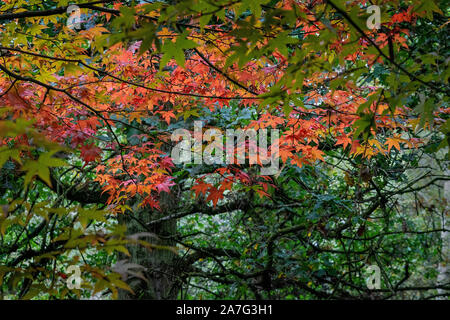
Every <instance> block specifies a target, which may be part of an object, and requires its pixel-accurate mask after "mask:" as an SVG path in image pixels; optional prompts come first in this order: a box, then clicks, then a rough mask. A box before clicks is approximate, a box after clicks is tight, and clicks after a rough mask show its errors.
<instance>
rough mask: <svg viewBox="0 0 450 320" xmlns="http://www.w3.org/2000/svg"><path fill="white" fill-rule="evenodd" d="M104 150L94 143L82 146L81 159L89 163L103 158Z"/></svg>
mask: <svg viewBox="0 0 450 320" xmlns="http://www.w3.org/2000/svg"><path fill="white" fill-rule="evenodd" d="M101 153H102V149H100V148H99V147H97V146H96V145H95V144H94V143H91V144H87V145H83V146H81V158H83V160H84V162H86V164H87V163H89V162H93V161H96V160H99V159H100V158H101V156H100V154H101Z"/></svg>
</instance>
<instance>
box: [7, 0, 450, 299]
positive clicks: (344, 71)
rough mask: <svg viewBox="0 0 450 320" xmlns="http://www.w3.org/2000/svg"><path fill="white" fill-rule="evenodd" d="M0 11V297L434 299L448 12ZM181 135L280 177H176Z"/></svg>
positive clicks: (193, 167) (331, 1)
mask: <svg viewBox="0 0 450 320" xmlns="http://www.w3.org/2000/svg"><path fill="white" fill-rule="evenodd" d="M0 4H1V11H0V31H1V34H0V107H1V109H0V110H1V113H0V117H1V122H0V137H1V139H2V140H1V144H0V145H1V147H0V166H2V169H1V173H0V179H1V186H0V190H1V194H0V201H1V204H2V208H1V210H2V211H0V231H1V248H0V292H1V295H2V296H3V295H5V296H6V297H8V298H11V297H14V298H34V297H35V298H43V297H45V298H64V297H74V296H77V297H91V296H92V295H98V294H105V295H112V297H113V298H117V297H120V298H130V299H137V298H152V299H168V298H172V299H173V298H177V297H181V298H199V297H205V296H206V297H208V298H226V297H235V298H256V299H260V298H278V299H299V298H364V299H386V298H391V297H394V298H399V297H404V295H405V294H409V296H407V297H420V298H429V297H441V296H442V297H445V296H448V295H449V278H448V271H446V270H445V267H444V266H445V261H446V259H448V253H447V255H446V254H445V248H448V244H446V241H447V243H448V222H446V221H447V215H448V207H446V206H448V201H449V198H448V194H447V195H445V196H443V195H442V194H441V193H442V192H443V190H444V187H443V185H444V183H445V181H448V180H450V178H449V175H448V160H449V158H448V147H449V141H450V140H449V139H450V138H449V131H450V122H449V120H448V114H449V111H450V109H449V108H448V93H449V91H450V90H449V87H448V77H449V75H450V73H449V70H450V69H449V66H448V63H449V59H448V48H447V46H446V41H447V34H448V28H449V26H448V21H447V20H448V11H449V9H448V8H447V7H446V5H445V1H437V0H436V1H435V0H433V1H417V0H403V1H399V0H396V1H377V3H376V4H377V5H379V6H380V7H381V9H382V14H381V25H380V28H379V29H368V28H367V26H366V21H367V19H368V17H369V14H368V13H367V12H366V8H367V7H368V6H369V5H370V4H371V3H370V2H369V1H364V0H363V1H343V0H307V1H295V0H270V1H269V0H261V1H252V0H242V1H229V0H228V1H227V0H217V1H206V0H187V1H150V2H142V3H141V2H137V3H131V2H130V1H112V0H111V1H108V0H99V1H78V2H77V3H76V4H77V6H78V7H79V8H80V10H81V13H82V15H81V17H82V20H81V23H80V26H81V29H79V30H77V29H73V28H72V29H71V28H69V27H68V25H67V21H68V20H67V19H68V15H67V9H68V7H69V4H70V3H69V1H66V0H58V1H41V0H40V1H37V0H27V1H22V0H18V1H9V0H2V1H0ZM196 121H201V123H202V124H203V126H204V129H205V130H206V129H209V128H221V129H242V130H246V129H255V130H262V129H277V130H279V137H278V138H277V139H273V140H272V141H270V142H269V144H268V150H269V151H270V156H272V157H276V158H277V161H279V162H280V168H279V170H278V172H277V173H276V174H275V175H272V176H269V175H263V174H261V159H259V160H258V161H259V162H258V163H257V164H255V163H252V162H251V161H249V159H247V161H246V162H245V163H239V162H238V161H235V162H233V163H230V164H198V163H195V164H194V163H189V164H177V163H174V159H172V157H171V150H172V148H173V147H174V145H175V143H176V142H175V141H172V139H171V134H172V132H174V131H175V130H176V129H179V128H184V129H187V130H189V131H192V132H193V131H194V123H195V122H196ZM193 136H194V138H193V139H192V148H193V149H195V148H196V147H195V145H196V146H197V147H199V148H200V153H202V152H203V150H204V149H205V146H202V142H201V141H198V139H197V137H195V134H194V135H193ZM196 139H197V140H196ZM224 140H225V139H224ZM227 142H229V141H227ZM231 143H232V144H234V143H235V142H234V141H231ZM275 145H276V146H277V148H278V151H277V152H275V151H274V150H275ZM245 146H248V148H250V146H249V145H245V144H244V148H245ZM237 147H242V145H241V146H237ZM278 159H279V160H278ZM447 188H448V187H447ZM446 192H447V193H448V191H446ZM446 224H447V225H446ZM446 246H447V247H446ZM416 248H422V250H416ZM427 263H430V264H431V265H428V264H427ZM373 264H376V265H377V266H378V267H379V268H381V270H382V279H383V287H382V288H378V289H375V290H370V289H368V288H367V286H366V283H365V279H366V278H365V276H364V270H365V269H366V267H367V266H369V265H373ZM432 264H441V267H440V268H443V269H444V270H443V271H442V270H441V269H440V270H441V271H440V272H437V269H436V268H434V267H433V265H432ZM70 265H78V266H80V268H81V270H82V274H83V284H82V286H81V288H80V289H75V290H70V289H69V288H68V287H67V281H66V280H67V277H68V275H67V274H66V273H65V270H66V269H67V268H68V266H70ZM422 273H425V274H426V275H427V279H422V278H420V274H422ZM438 273H439V274H438ZM442 277H443V279H442ZM438 278H439V279H438Z"/></svg>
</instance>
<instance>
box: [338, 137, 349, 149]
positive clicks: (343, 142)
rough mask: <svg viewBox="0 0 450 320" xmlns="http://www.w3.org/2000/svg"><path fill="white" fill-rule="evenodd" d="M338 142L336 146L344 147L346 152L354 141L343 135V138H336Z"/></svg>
mask: <svg viewBox="0 0 450 320" xmlns="http://www.w3.org/2000/svg"><path fill="white" fill-rule="evenodd" d="M336 140H337V142H336V145H337V146H338V145H342V147H343V148H344V150H345V149H346V148H347V146H348V145H349V144H351V143H352V139H350V138H349V137H348V136H347V135H345V134H343V135H342V136H339V137H337V138H336Z"/></svg>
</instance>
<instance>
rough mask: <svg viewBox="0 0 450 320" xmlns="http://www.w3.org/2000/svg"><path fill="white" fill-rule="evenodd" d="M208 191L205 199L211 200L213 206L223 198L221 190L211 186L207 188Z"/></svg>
mask: <svg viewBox="0 0 450 320" xmlns="http://www.w3.org/2000/svg"><path fill="white" fill-rule="evenodd" d="M208 192H209V194H208V197H207V198H206V201H209V200H211V201H212V203H213V206H214V207H215V206H216V205H217V202H218V201H219V199H222V198H223V190H218V189H217V188H214V187H211V188H209V190H208Z"/></svg>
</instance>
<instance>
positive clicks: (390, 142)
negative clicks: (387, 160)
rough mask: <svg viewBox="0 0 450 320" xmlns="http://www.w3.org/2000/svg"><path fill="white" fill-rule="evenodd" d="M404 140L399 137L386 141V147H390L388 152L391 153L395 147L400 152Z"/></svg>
mask: <svg viewBox="0 0 450 320" xmlns="http://www.w3.org/2000/svg"><path fill="white" fill-rule="evenodd" d="M401 141H402V139H399V138H397V137H391V138H387V139H386V145H387V146H388V152H391V148H392V147H395V149H397V150H399V151H400V144H399V142H401Z"/></svg>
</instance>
